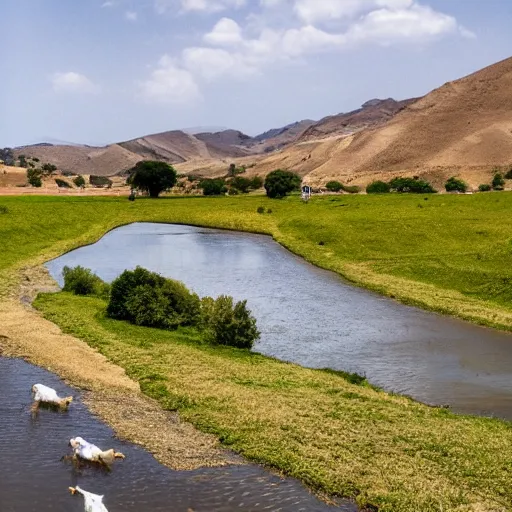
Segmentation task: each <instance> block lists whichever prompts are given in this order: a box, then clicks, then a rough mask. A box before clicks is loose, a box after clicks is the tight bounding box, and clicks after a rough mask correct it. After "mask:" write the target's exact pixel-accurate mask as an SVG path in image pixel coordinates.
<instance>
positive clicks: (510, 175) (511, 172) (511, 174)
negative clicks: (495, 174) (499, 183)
mask: <svg viewBox="0 0 512 512" xmlns="http://www.w3.org/2000/svg"><path fill="white" fill-rule="evenodd" d="M505 179H506V180H512V167H511V168H510V169H509V170H508V171H507V172H506V173H505Z"/></svg>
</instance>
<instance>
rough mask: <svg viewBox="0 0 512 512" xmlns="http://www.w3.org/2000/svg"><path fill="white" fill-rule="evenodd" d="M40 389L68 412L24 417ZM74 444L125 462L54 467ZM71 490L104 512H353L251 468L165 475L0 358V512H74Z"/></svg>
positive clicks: (37, 376)
mask: <svg viewBox="0 0 512 512" xmlns="http://www.w3.org/2000/svg"><path fill="white" fill-rule="evenodd" d="M36 383H44V384H46V385H49V386H51V387H53V388H54V389H56V390H57V391H58V392H59V394H60V395H61V396H69V395H73V396H74V397H75V400H74V401H73V403H72V404H71V406H70V408H69V411H67V412H65V413H62V412H54V411H50V410H44V409H41V410H40V411H39V413H38V414H37V415H36V416H33V415H32V414H31V411H30V406H31V394H30V390H31V387H32V385H33V384H36ZM76 436H82V437H84V438H85V439H87V440H88V441H90V442H93V443H95V444H97V445H98V446H100V447H102V448H104V449H108V448H115V449H116V451H121V452H122V453H124V454H125V455H126V459H125V460H118V461H116V462H115V464H114V465H113V467H112V470H111V471H110V472H107V471H105V470H102V469H99V468H95V467H91V466H82V467H78V468H77V467H75V466H74V465H73V464H72V463H71V462H65V461H62V460H61V458H62V456H64V455H69V454H70V448H69V447H68V446H67V445H68V442H69V439H71V438H72V437H76ZM76 485H79V486H80V487H82V488H83V489H85V490H87V491H90V492H94V493H96V494H104V495H105V498H104V501H105V505H106V506H107V508H108V510H109V512H128V511H133V512H214V511H215V512H217V511H219V512H234V511H235V510H236V511H254V512H257V511H270V512H272V511H274V512H277V511H282V512H297V511H299V510H302V511H308V512H309V511H313V512H316V511H318V512H324V511H325V512H327V511H330V510H333V511H334V510H343V511H347V512H349V511H350V512H354V511H355V510H357V508H356V507H355V506H354V505H352V504H349V503H344V504H340V506H339V507H334V506H329V505H326V504H325V503H323V502H321V501H319V500H318V499H317V498H316V497H314V496H313V495H311V494H310V493H309V492H308V491H307V490H306V489H305V488H304V487H303V486H302V485H301V484H300V483H299V482H297V481H296V480H293V479H281V478H279V477H277V476H275V475H273V474H271V473H269V472H267V471H265V470H264V469H263V468H261V467H259V466H256V465H252V464H251V465H241V466H228V467H225V468H212V469H200V470H197V471H188V472H187V471H172V470H170V469H168V468H166V467H164V466H162V465H161V464H159V463H158V462H157V461H156V460H155V459H154V458H153V456H152V455H151V454H149V453H148V452H146V451H145V450H143V449H142V448H140V447H138V446H135V445H133V444H130V443H125V442H121V441H119V440H118V439H116V438H115V437H114V434H113V432H112V430H111V429H110V428H109V427H107V426H106V425H104V424H103V423H101V422H100V421H98V420H97V419H96V418H95V417H94V416H92V415H91V414H90V413H89V412H88V410H87V408H86V407H85V406H84V405H83V403H82V402H81V399H80V395H79V393H77V392H76V390H73V389H71V388H69V387H68V386H66V385H65V384H64V383H63V382H62V381H61V380H60V379H58V378H57V377H56V376H55V375H53V374H51V373H49V372H47V371H45V370H43V369H41V368H37V367H35V366H32V365H30V364H28V363H26V362H24V361H21V360H16V359H5V358H1V357H0V511H1V512H78V511H83V510H84V504H83V499H82V497H81V496H78V495H77V496H71V495H70V493H69V491H68V487H70V486H71V487H75V486H76Z"/></svg>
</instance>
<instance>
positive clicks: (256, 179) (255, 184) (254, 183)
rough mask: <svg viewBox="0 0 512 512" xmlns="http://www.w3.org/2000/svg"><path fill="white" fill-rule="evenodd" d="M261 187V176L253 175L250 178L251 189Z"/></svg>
mask: <svg viewBox="0 0 512 512" xmlns="http://www.w3.org/2000/svg"><path fill="white" fill-rule="evenodd" d="M261 187H263V178H262V177H261V176H254V178H253V179H252V180H251V188H252V189H253V190H258V189H260V188H261Z"/></svg>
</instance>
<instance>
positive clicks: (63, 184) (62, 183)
mask: <svg viewBox="0 0 512 512" xmlns="http://www.w3.org/2000/svg"><path fill="white" fill-rule="evenodd" d="M55 183H57V186H58V187H59V188H71V185H70V184H69V183H68V182H67V181H64V180H61V179H60V178H55Z"/></svg>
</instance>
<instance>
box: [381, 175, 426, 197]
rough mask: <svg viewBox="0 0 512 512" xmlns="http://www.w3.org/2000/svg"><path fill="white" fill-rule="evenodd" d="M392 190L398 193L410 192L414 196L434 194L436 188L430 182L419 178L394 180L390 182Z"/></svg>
mask: <svg viewBox="0 0 512 512" xmlns="http://www.w3.org/2000/svg"><path fill="white" fill-rule="evenodd" d="M389 186H390V188H391V190H394V191H396V192H401V193H404V192H409V193H413V194H433V193H435V190H434V188H433V187H432V185H431V184H430V183H429V182H428V181H424V180H420V179H419V178H393V179H392V180H391V181H390V182H389Z"/></svg>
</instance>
